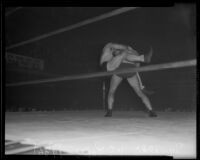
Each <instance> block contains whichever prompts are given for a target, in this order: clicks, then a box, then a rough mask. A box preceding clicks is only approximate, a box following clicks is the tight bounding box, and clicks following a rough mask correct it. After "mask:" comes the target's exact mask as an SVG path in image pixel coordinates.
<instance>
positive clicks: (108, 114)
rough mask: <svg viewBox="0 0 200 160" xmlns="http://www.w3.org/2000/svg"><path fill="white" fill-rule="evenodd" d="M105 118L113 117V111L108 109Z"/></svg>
mask: <svg viewBox="0 0 200 160" xmlns="http://www.w3.org/2000/svg"><path fill="white" fill-rule="evenodd" d="M104 117H112V110H111V109H108V110H107V113H106V114H105V116H104Z"/></svg>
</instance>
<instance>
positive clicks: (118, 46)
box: [110, 43, 128, 50]
mask: <svg viewBox="0 0 200 160" xmlns="http://www.w3.org/2000/svg"><path fill="white" fill-rule="evenodd" d="M110 47H111V48H114V49H119V50H127V49H128V46H125V45H122V44H117V43H110Z"/></svg>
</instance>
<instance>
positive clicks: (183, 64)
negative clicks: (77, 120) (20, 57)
mask: <svg viewBox="0 0 200 160" xmlns="http://www.w3.org/2000/svg"><path fill="white" fill-rule="evenodd" d="M196 63H197V60H196V59H192V60H186V61H178V62H170V63H163V64H155V65H148V66H143V67H138V68H129V69H123V70H117V71H109V72H96V73H88V74H80V75H71V76H63V77H57V78H48V79H40V80H33V81H24V82H17V83H8V84H6V87H13V86H23V85H29V84H41V83H49V82H59V81H66V80H79V79H87V78H96V77H105V76H110V75H113V74H122V73H133V72H146V71H156V70H163V69H171V68H180V67H190V66H195V65H196Z"/></svg>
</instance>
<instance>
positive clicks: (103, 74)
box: [3, 3, 197, 159]
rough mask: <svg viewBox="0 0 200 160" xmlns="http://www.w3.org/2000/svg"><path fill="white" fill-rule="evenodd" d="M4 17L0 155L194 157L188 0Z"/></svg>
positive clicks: (192, 16) (192, 20) (192, 12)
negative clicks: (0, 149) (0, 146)
mask: <svg viewBox="0 0 200 160" xmlns="http://www.w3.org/2000/svg"><path fill="white" fill-rule="evenodd" d="M4 12H5V13H4V19H5V24H4V25H5V26H4V27H5V34H4V39H5V46H4V47H5V52H4V53H3V59H4V61H5V67H4V72H5V103H4V106H3V108H4V109H5V155H62V156H63V155H64V156H69V155H72V156H73V155H76V156H82V155H84V156H170V157H173V158H186V159H187V158H197V146H196V143H197V120H196V118H197V111H196V110H197V107H196V105H197V104H196V101H197V98H196V96H197V84H196V83H197V80H196V76H197V74H196V70H197V69H196V65H197V57H196V54H197V51H196V46H197V45H196V36H197V32H196V28H197V27H196V3H174V4H173V5H172V6H166V7H164V6H163V7H153V6H152V7H140V6H130V7H123V6H121V7H81V6H80V7H78V6H48V7H47V6H46V7H45V6H41V7H39V6H35V7H28V6H15V7H13V6H12V7H10V6H5V9H4Z"/></svg>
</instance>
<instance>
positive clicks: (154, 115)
mask: <svg viewBox="0 0 200 160" xmlns="http://www.w3.org/2000/svg"><path fill="white" fill-rule="evenodd" d="M149 117H157V114H156V113H155V112H154V111H152V110H150V111H149Z"/></svg>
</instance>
